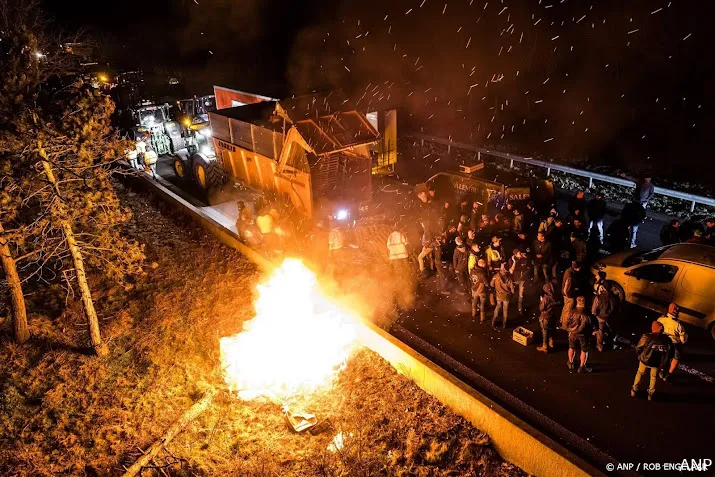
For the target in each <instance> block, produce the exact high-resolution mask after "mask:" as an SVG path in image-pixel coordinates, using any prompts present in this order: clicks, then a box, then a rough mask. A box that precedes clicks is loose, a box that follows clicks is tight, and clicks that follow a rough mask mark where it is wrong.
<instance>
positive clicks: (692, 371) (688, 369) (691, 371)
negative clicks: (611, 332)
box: [615, 336, 715, 384]
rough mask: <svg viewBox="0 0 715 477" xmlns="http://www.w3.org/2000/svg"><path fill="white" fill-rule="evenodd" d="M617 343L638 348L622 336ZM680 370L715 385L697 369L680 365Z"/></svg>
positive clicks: (708, 376) (618, 337)
mask: <svg viewBox="0 0 715 477" xmlns="http://www.w3.org/2000/svg"><path fill="white" fill-rule="evenodd" d="M615 341H616V342H618V343H622V344H624V345H628V346H630V347H631V348H634V349H635V347H636V345H635V344H634V343H633V342H632V341H631V340H629V339H628V338H624V337H622V336H617V337H616V339H615ZM678 369H682V370H683V371H685V372H686V373H688V374H692V375H693V376H696V377H698V378H700V379H702V380H703V381H705V382H706V383H710V384H715V378H713V377H712V376H710V375H707V374H705V373H703V372H702V371H698V370H697V369H694V368H691V367H690V366H686V365H684V364H678Z"/></svg>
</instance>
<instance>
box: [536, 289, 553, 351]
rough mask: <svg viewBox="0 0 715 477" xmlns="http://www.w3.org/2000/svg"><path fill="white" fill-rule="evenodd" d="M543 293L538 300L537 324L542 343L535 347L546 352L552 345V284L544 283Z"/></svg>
mask: <svg viewBox="0 0 715 477" xmlns="http://www.w3.org/2000/svg"><path fill="white" fill-rule="evenodd" d="M542 290H543V291H544V294H543V295H541V299H540V301H539V312H540V313H539V325H541V336H542V337H543V344H542V345H541V346H539V347H538V348H536V350H537V351H541V352H542V353H548V352H549V348H553V347H554V336H553V335H554V327H555V323H554V318H555V317H556V306H557V303H556V299H555V298H554V284H553V283H550V282H547V283H544V286H543V288H542Z"/></svg>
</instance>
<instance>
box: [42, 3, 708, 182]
mask: <svg viewBox="0 0 715 477" xmlns="http://www.w3.org/2000/svg"><path fill="white" fill-rule="evenodd" d="M711 5H712V2H706V1H702V2H669V1H661V0H649V1H642V0H631V1H629V2H615V1H611V2H598V1H592V2H585V1H575V0H534V1H525V0H517V1H515V0H488V1H485V0H448V1H445V0H441V1H435V0H391V1H389V2H386V1H384V0H383V1H380V2H376V1H346V2H327V1H321V0H307V1H293V2H284V1H278V0H249V1H231V0H176V1H156V0H154V1H150V2H140V1H136V0H129V1H123V2H96V3H92V4H91V5H90V6H87V5H86V2H80V1H77V0H69V1H64V2H56V1H52V2H50V1H49V0H46V1H45V8H46V9H48V10H49V11H50V13H51V15H52V16H53V17H54V18H55V21H56V23H57V24H59V25H62V26H63V27H65V28H67V29H68V30H74V29H77V28H79V27H85V28H86V29H87V31H88V33H90V34H91V35H92V36H94V37H95V38H98V39H99V40H100V43H101V44H102V45H104V47H103V51H104V52H105V53H106V54H107V55H108V56H109V57H110V58H111V59H112V62H113V64H116V65H118V66H122V67H136V66H140V67H142V68H143V69H145V70H146V71H152V70H154V71H160V72H165V73H168V74H174V75H180V76H181V78H182V79H183V82H184V83H185V85H186V87H187V88H189V89H190V90H191V91H192V92H196V93H202V92H208V91H210V87H211V85H213V84H224V85H227V86H230V87H234V88H237V89H243V90H248V91H255V92H258V93H263V94H269V95H286V94H289V93H292V92H305V91H309V90H311V89H314V88H332V87H336V86H339V87H343V88H345V89H348V90H357V91H358V95H357V97H358V98H362V99H361V101H364V102H373V103H374V104H378V103H382V104H387V103H389V102H395V101H396V100H397V101H398V102H399V103H400V104H401V105H403V106H404V105H407V108H406V109H405V111H406V114H408V115H409V114H412V118H413V119H414V120H415V121H417V122H418V123H419V124H420V125H423V126H424V127H425V129H426V130H428V131H430V132H433V133H435V134H439V135H452V136H454V137H457V138H464V139H469V140H472V141H481V142H483V143H492V144H498V143H500V144H502V145H506V144H508V145H514V146H517V147H519V148H521V149H523V150H528V151H533V152H535V153H538V152H543V153H545V154H549V155H550V156H551V157H553V156H558V155H564V156H567V155H568V156H573V155H576V156H579V157H598V158H599V160H601V161H603V162H606V163H609V162H610V163H613V164H627V165H628V166H629V167H631V168H633V169H637V170H642V169H644V168H645V169H647V168H649V167H657V168H658V169H659V170H664V171H667V172H668V173H670V174H675V175H677V174H678V173H679V172H680V171H681V170H695V169H697V167H700V166H701V165H702V164H703V163H704V162H703V161H704V159H703V158H702V155H703V154H709V153H710V150H711V149H712V146H713V145H714V144H713V140H712V139H711V138H712V131H713V129H714V128H715V121H713V115H712V110H713V103H714V102H715V101H713V95H714V94H715V93H714V92H713V87H714V86H715V85H714V81H713V79H714V76H715V74H714V72H715V68H714V65H715V61H714V60H713V53H712V52H713V48H714V47H715V41H713V39H714V36H713V33H712V31H711V30H712V28H711V27H710V25H709V23H710V21H709V18H712V14H713V13H714V12H713V7H712V6H711ZM137 63H140V64H137ZM365 88H367V89H365ZM360 91H362V94H361V93H360ZM698 156H700V157H698Z"/></svg>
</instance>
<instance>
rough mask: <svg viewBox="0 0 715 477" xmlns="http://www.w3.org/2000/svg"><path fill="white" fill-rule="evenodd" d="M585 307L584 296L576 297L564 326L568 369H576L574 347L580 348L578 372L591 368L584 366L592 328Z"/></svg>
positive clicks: (585, 371)
mask: <svg viewBox="0 0 715 477" xmlns="http://www.w3.org/2000/svg"><path fill="white" fill-rule="evenodd" d="M585 308H586V298H584V297H582V296H580V297H577V298H576V308H575V309H573V310H572V311H571V312H570V313H569V314H568V316H567V320H566V326H565V327H564V328H565V329H566V331H568V333H569V361H568V367H569V370H571V371H573V370H574V369H576V365H575V363H574V357H575V356H576V348H580V349H581V356H580V366H579V368H578V372H579V373H590V372H591V368H589V367H588V366H586V362H587V361H588V346H589V343H590V341H591V340H590V338H591V334H592V332H593V330H592V329H591V320H590V318H589V317H588V315H587V314H586V312H585V311H584V309H585Z"/></svg>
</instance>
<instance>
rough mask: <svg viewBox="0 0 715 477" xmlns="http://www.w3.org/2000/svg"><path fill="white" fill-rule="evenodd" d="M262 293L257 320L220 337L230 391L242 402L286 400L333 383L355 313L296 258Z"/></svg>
mask: <svg viewBox="0 0 715 477" xmlns="http://www.w3.org/2000/svg"><path fill="white" fill-rule="evenodd" d="M258 292H259V296H258V299H257V301H256V303H255V307H256V315H255V318H253V319H252V320H250V321H248V322H246V323H244V327H243V331H242V332H241V333H239V334H237V335H235V336H230V337H226V338H223V339H221V361H222V363H223V366H224V369H225V379H226V384H228V386H229V389H231V390H232V391H235V392H236V393H237V394H238V397H239V398H241V399H244V400H250V399H254V398H256V397H258V396H266V397H269V398H271V399H275V400H278V401H281V402H285V401H287V400H290V398H291V397H292V396H295V395H298V394H306V393H310V392H313V391H315V390H316V389H318V388H320V387H322V386H326V385H329V384H331V382H332V380H333V378H334V377H335V375H336V374H337V373H338V372H339V371H340V369H342V368H343V367H344V366H345V362H346V360H347V358H348V356H349V355H350V352H351V351H352V350H353V348H354V346H355V338H356V329H355V326H354V324H355V321H354V320H355V317H354V316H352V315H351V314H350V313H349V312H347V311H345V310H343V309H341V308H340V307H339V306H338V305H337V304H335V303H333V302H331V301H330V300H329V299H328V297H327V296H325V294H324V293H323V291H322V290H321V289H320V286H319V284H318V281H317V279H316V276H315V274H313V272H311V271H310V270H309V269H308V268H307V267H306V266H305V265H303V263H302V262H301V261H300V260H297V259H288V260H285V261H284V262H283V264H282V265H281V266H280V267H278V268H277V269H276V270H275V271H274V272H273V274H272V275H271V277H270V278H269V279H268V280H267V281H266V282H265V283H263V284H260V285H258Z"/></svg>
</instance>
